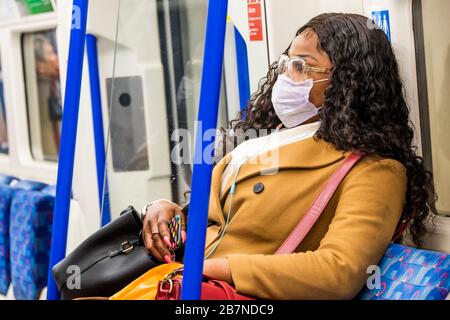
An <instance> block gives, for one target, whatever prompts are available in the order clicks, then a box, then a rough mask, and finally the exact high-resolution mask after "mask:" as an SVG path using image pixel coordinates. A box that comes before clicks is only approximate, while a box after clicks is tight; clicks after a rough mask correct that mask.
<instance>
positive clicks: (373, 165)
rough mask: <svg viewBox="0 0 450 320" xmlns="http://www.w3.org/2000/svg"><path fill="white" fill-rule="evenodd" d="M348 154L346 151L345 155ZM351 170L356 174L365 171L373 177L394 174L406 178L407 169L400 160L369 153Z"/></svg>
mask: <svg viewBox="0 0 450 320" xmlns="http://www.w3.org/2000/svg"><path fill="white" fill-rule="evenodd" d="M348 155H350V152H347V153H346V156H348ZM352 172H353V173H354V174H355V175H357V174H358V173H363V172H367V173H368V174H369V173H373V174H374V177H375V178H377V176H378V178H383V177H385V176H395V177H397V178H401V179H403V180H406V179H407V169H406V167H405V165H403V164H402V163H401V162H400V161H398V160H396V159H393V158H387V157H382V156H380V155H376V154H371V155H366V156H365V157H364V158H363V159H361V160H360V161H359V163H358V164H357V165H356V166H355V168H354V169H353V170H352Z"/></svg>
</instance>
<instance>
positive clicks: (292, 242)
mask: <svg viewBox="0 0 450 320" xmlns="http://www.w3.org/2000/svg"><path fill="white" fill-rule="evenodd" d="M363 157H364V153H363V152H355V153H352V154H351V155H350V156H349V157H347V159H345V160H344V162H343V163H342V165H341V166H340V167H339V169H337V170H336V172H335V173H333V175H332V176H331V177H330V179H328V181H327V183H326V184H325V187H324V188H323V190H322V192H321V193H320V194H319V196H318V197H317V199H316V200H315V201H314V203H313V204H312V206H311V208H310V209H309V210H308V212H307V213H306V214H305V216H304V217H303V218H302V219H301V220H300V222H299V223H298V225H297V226H296V227H295V229H294V230H293V231H292V232H291V234H290V235H289V237H288V238H287V239H286V241H285V242H284V243H283V244H282V245H281V247H280V248H279V249H278V251H277V252H276V253H275V254H289V253H293V252H294V250H295V249H296V248H297V247H298V246H299V244H300V243H301V242H302V241H303V239H304V238H305V237H306V235H307V234H308V232H309V231H310V230H311V228H312V227H313V226H314V224H315V223H316V221H317V219H319V217H320V215H321V214H322V212H323V211H324V209H325V207H326V206H327V204H328V203H329V202H330V199H331V197H332V196H333V194H334V192H335V191H336V189H337V188H338V187H339V185H340V184H341V182H342V180H344V178H345V177H346V176H347V174H348V173H349V172H350V170H351V169H352V168H353V167H354V166H355V165H356V164H357V163H358V161H359V160H361V159H362V158H363Z"/></svg>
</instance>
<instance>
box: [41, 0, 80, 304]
mask: <svg viewBox="0 0 450 320" xmlns="http://www.w3.org/2000/svg"><path fill="white" fill-rule="evenodd" d="M87 14H88V0H74V1H73V10H72V30H71V33H70V48H69V61H68V69H67V81H66V92H65V97H64V112H63V120H62V133H61V141H63V143H62V144H61V150H60V154H59V165H58V180H57V184H56V200H55V213H54V218H53V232H52V243H51V253H50V265H49V271H48V291H47V299H48V300H58V299H59V291H58V288H57V287H56V283H55V281H54V280H53V276H52V268H53V266H54V265H56V264H57V263H58V262H59V261H61V260H62V259H64V257H65V255H66V242H67V229H68V224H69V213H70V195H71V190H72V178H73V167H74V159H75V146H76V138H77V125H78V111H79V106H80V93H81V80H82V75H83V60H84V45H85V39H86V25H87Z"/></svg>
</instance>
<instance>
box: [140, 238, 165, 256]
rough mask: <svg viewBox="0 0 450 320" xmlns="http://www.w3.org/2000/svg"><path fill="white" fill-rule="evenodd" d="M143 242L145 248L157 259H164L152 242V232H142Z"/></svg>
mask: <svg viewBox="0 0 450 320" xmlns="http://www.w3.org/2000/svg"><path fill="white" fill-rule="evenodd" d="M144 243H145V247H146V248H147V250H148V251H149V252H150V254H151V255H152V256H153V257H154V258H155V259H157V260H159V261H164V258H163V257H162V256H161V254H160V253H159V251H158V250H157V249H156V248H155V245H154V243H153V239H152V234H151V233H150V232H144Z"/></svg>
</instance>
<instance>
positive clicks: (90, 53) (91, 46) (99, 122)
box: [86, 34, 111, 226]
mask: <svg viewBox="0 0 450 320" xmlns="http://www.w3.org/2000/svg"><path fill="white" fill-rule="evenodd" d="M86 50H87V57H88V63H89V82H90V86H91V101H92V120H93V124H94V143H95V160H96V164H97V185H98V195H99V203H100V210H101V223H102V226H104V225H106V224H108V223H109V222H110V221H111V213H110V210H109V202H108V197H107V196H106V195H104V194H103V191H104V184H105V183H106V179H105V161H106V151H105V134H104V129H103V116H102V97H101V94H100V77H99V69H98V49H97V38H96V37H95V36H94V35H91V34H88V35H87V36H86Z"/></svg>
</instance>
